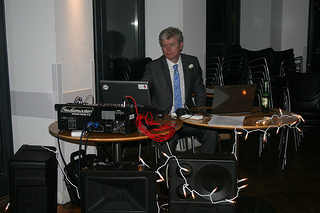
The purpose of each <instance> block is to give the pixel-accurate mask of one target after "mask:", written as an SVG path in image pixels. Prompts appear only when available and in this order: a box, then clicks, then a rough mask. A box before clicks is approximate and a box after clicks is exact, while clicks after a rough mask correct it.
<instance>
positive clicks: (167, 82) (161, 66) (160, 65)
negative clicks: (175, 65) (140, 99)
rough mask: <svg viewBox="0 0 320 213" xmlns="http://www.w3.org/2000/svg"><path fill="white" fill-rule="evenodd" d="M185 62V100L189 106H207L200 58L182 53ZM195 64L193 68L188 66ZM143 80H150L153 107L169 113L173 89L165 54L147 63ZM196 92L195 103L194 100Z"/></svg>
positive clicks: (182, 59)
mask: <svg viewBox="0 0 320 213" xmlns="http://www.w3.org/2000/svg"><path fill="white" fill-rule="evenodd" d="M181 61H182V64H183V73H184V83H185V96H186V97H185V100H186V105H187V107H188V108H192V107H195V106H197V107H200V106H205V103H206V89H205V87H204V84H203V78H202V69H201V67H200V65H199V60H198V59H197V58H196V57H194V56H190V55H184V54H181ZM190 64H193V69H192V70H190V69H188V66H189V65H190ZM142 80H145V81H148V82H149V89H150V93H151V102H152V107H156V108H157V109H158V112H161V113H168V112H170V110H171V108H172V104H173V103H172V100H173V89H172V84H171V78H170V73H169V68H168V64H167V62H166V58H165V56H161V57H160V58H158V59H157V60H154V61H152V62H150V63H148V64H147V66H146V70H145V73H144V75H143V77H142ZM193 94H194V98H195V103H194V102H193V101H192V95H193Z"/></svg>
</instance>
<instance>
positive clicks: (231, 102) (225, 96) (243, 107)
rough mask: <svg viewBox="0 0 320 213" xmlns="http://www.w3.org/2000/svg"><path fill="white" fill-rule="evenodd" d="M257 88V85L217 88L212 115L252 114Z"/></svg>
mask: <svg viewBox="0 0 320 213" xmlns="http://www.w3.org/2000/svg"><path fill="white" fill-rule="evenodd" d="M256 88H257V86H256V85H230V86H216V87H215V89H214V96H213V100H212V113H213V114H234V113H249V112H251V111H252V107H253V102H254V97H255V94H256Z"/></svg>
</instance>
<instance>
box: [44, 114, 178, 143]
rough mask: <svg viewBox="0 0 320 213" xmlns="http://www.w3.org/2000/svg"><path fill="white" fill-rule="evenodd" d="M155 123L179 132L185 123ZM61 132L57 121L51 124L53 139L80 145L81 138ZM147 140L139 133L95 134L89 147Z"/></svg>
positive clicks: (159, 120)
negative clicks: (108, 143) (165, 125)
mask: <svg viewBox="0 0 320 213" xmlns="http://www.w3.org/2000/svg"><path fill="white" fill-rule="evenodd" d="M155 121H156V122H158V123H161V124H168V125H172V126H173V127H174V128H175V130H179V129H180V128H181V127H182V125H183V122H182V121H181V120H179V119H171V118H161V119H155ZM59 131H60V130H59V129H58V122H57V121H56V122H54V123H52V124H50V126H49V133H50V134H51V135H52V136H53V137H55V138H58V137H59V139H61V140H63V141H67V142H71V143H77V144H78V143H79V140H80V137H73V136H71V131H61V132H60V134H59ZM150 132H151V133H153V134H166V133H168V132H169V131H168V130H163V129H157V128H155V129H152V130H150ZM147 139H149V137H148V136H146V135H144V134H143V133H140V132H138V131H136V132H134V133H132V134H130V135H123V134H113V133H99V132H93V133H92V134H91V135H90V137H89V138H88V141H87V142H88V144H89V145H95V144H96V143H107V142H131V141H139V140H147ZM82 140H87V138H86V135H84V137H83V138H82Z"/></svg>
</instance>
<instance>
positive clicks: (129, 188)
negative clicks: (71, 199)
mask: <svg viewBox="0 0 320 213" xmlns="http://www.w3.org/2000/svg"><path fill="white" fill-rule="evenodd" d="M80 180H81V212H85V213H98V212H99V213H102V212H103V213H111V212H112V213H114V212H119V213H120V212H121V213H129V212H135V213H151V212H157V205H156V175H155V173H154V171H144V168H143V167H139V166H137V165H135V164H133V163H130V162H125V163H116V164H112V165H106V166H95V167H92V168H89V169H88V170H86V171H81V178H80Z"/></svg>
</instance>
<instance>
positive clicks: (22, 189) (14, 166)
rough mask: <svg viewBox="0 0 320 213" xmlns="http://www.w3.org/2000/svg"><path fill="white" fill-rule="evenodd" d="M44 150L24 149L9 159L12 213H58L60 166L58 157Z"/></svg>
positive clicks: (28, 147) (37, 147) (53, 149)
mask: <svg viewBox="0 0 320 213" xmlns="http://www.w3.org/2000/svg"><path fill="white" fill-rule="evenodd" d="M45 148H47V149H50V150H52V151H56V148H55V147H45ZM45 148H43V147H41V146H29V145H22V146H21V147H20V149H19V150H18V151H17V152H16V154H15V155H14V156H13V157H12V158H11V159H10V163H9V177H10V181H9V185H10V212H11V213H39V212H47V213H56V212H57V165H58V164H57V160H56V156H55V153H53V152H51V151H49V150H46V149H45Z"/></svg>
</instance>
